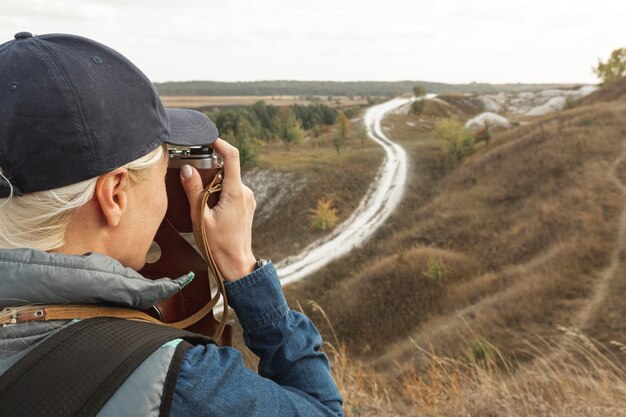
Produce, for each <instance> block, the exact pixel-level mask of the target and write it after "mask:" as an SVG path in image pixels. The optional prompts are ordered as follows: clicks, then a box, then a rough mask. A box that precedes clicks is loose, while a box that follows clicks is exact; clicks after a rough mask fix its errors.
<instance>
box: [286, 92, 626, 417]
mask: <svg viewBox="0 0 626 417" xmlns="http://www.w3.org/2000/svg"><path fill="white" fill-rule="evenodd" d="M622 86H626V83H624V82H623V81H621V82H618V83H615V84H613V85H609V86H607V87H606V88H605V89H602V90H600V91H599V92H597V93H595V94H594V95H592V96H590V97H589V98H588V99H586V100H587V101H586V103H587V104H586V105H576V106H572V108H570V109H568V110H566V111H564V112H561V113H558V114H553V115H549V116H545V117H543V118H539V119H537V120H536V121H534V122H533V123H531V124H528V125H525V126H521V127H518V128H516V129H514V130H511V131H508V132H499V133H498V134H495V135H494V137H493V138H492V141H491V144H490V146H489V148H486V147H483V148H481V149H479V150H478V151H477V152H476V153H475V154H474V155H473V156H471V157H469V158H467V160H466V161H464V162H463V164H461V165H460V166H459V167H458V168H456V169H454V170H452V171H447V170H446V167H445V164H444V163H443V159H444V158H443V155H442V152H441V150H440V148H439V147H438V144H437V143H436V142H435V141H434V140H433V139H432V138H431V133H430V131H429V130H428V129H424V128H422V126H420V123H419V121H418V120H417V119H416V118H415V117H411V116H401V115H396V116H393V117H390V119H389V120H388V122H387V123H386V124H387V126H388V127H389V129H388V134H389V135H390V136H391V137H394V138H395V139H397V140H399V141H400V142H401V143H402V145H403V146H404V147H405V148H406V149H407V151H408V152H409V154H410V155H411V158H412V168H411V169H412V176H411V180H410V183H409V185H408V193H407V195H406V197H405V199H404V201H403V203H402V206H401V207H400V209H399V210H398V211H397V212H396V213H395V214H394V215H393V216H392V218H391V219H390V221H389V222H388V223H387V224H386V225H385V226H384V227H383V228H382V230H380V231H379V232H378V233H377V234H376V236H375V238H374V239H372V241H370V242H369V243H368V244H367V245H365V246H364V247H363V248H362V249H361V250H360V251H357V252H355V253H353V254H351V255H350V256H347V257H345V258H344V259H341V260H340V261H337V262H333V263H332V264H331V265H329V266H328V267H327V268H325V269H323V270H322V271H320V272H319V273H318V274H317V276H316V278H315V280H312V281H309V282H302V283H299V284H297V285H295V286H293V287H289V288H287V289H286V292H287V294H288V297H289V299H290V300H292V301H294V300H300V301H305V300H307V299H315V300H317V301H318V302H319V303H320V305H321V306H322V307H323V308H324V309H325V310H326V311H327V312H328V314H329V316H330V317H332V318H333V322H334V324H335V332H336V334H337V337H338V338H339V339H340V340H342V341H344V342H345V347H343V348H342V349H344V350H342V352H344V353H343V354H346V355H349V357H350V358H351V360H352V361H357V360H358V361H364V362H362V363H360V364H356V365H351V366H353V367H354V372H361V370H362V372H363V373H364V375H366V378H367V381H370V382H371V384H374V385H371V384H370V385H368V384H367V383H366V382H363V384H365V385H364V386H363V389H362V390H361V391H359V392H360V393H350V394H349V396H351V398H358V397H359V395H361V396H362V397H363V398H367V399H374V401H372V402H370V403H368V404H370V405H371V404H379V405H381V407H382V408H379V409H375V410H374V411H373V412H372V414H371V415H374V414H375V413H378V414H377V415H396V414H398V415H415V414H424V415H437V416H440V415H441V416H447V415H493V416H500V415H624V412H623V410H625V409H626V402H624V401H625V400H624V399H625V398H626V397H625V396H624V390H625V389H626V388H625V387H624V364H625V363H626V356H625V355H626V353H624V351H623V349H624V348H623V344H624V342H625V341H626V340H625V339H624V337H625V336H624V335H626V324H625V323H626V321H625V320H624V319H623V318H624V317H626V301H625V299H624V294H625V292H624V291H625V290H626V260H625V259H624V253H626V205H625V202H626V95H624V94H620V93H618V92H615V91H608V90H609V89H620V88H623V87H622ZM620 97H621V98H620ZM605 98H608V99H609V100H610V101H609V102H605V101H604V99H605ZM447 113H448V112H446V114H443V113H442V115H441V116H442V117H447V116H448V114H447ZM430 117H433V118H434V115H431V116H430ZM433 257H437V258H439V259H440V260H441V264H442V265H443V266H444V270H445V273H444V274H443V278H442V279H441V280H440V281H437V280H433V279H430V278H429V277H428V269H429V263H430V261H431V260H432V259H433ZM309 313H313V315H314V316H315V314H314V312H313V311H311V310H309ZM559 326H565V327H561V329H569V330H568V331H569V332H570V333H572V334H577V335H578V336H577V337H578V339H577V340H579V341H581V340H583V339H584V338H586V336H584V335H589V336H591V337H593V338H594V339H596V340H598V343H601V344H602V346H604V347H605V349H607V350H602V351H600V350H597V349H600V348H597V346H599V345H597V344H596V345H594V346H596V350H597V351H589V350H586V351H581V350H580V349H579V348H580V346H579V347H575V346H572V345H571V344H568V343H569V342H568V340H570V339H571V337H572V335H571V334H570V335H568V334H566V333H564V331H563V330H559ZM320 327H321V329H322V331H323V332H324V333H325V334H327V335H329V334H330V330H329V328H328V327H327V326H326V325H324V323H323V322H322V323H321V324H320ZM572 329H580V331H581V332H583V333H584V335H583V333H578V330H572ZM568 338H569V339H568ZM476 343H478V344H479V346H480V345H482V344H488V345H489V346H493V351H494V352H499V354H498V358H499V359H498V360H497V361H496V362H495V363H497V364H498V365H499V366H498V367H494V368H489V369H487V370H484V372H483V370H481V369H482V368H471V367H470V368H469V369H468V368H467V366H466V364H463V363H462V362H460V363H459V362H457V361H459V360H462V359H463V358H466V357H467V353H468V351H471V350H472V349H473V348H474V347H475V344H476ZM581 343H582V342H581ZM594 343H595V342H594ZM416 344H417V345H419V346H425V347H427V349H426V350H419V349H416ZM589 346H591V345H589ZM589 346H587V348H589ZM587 348H586V349H587ZM603 349H604V348H603ZM430 352H437V354H438V355H440V356H433V355H432V354H431V353H430ZM357 358H358V359H357ZM442 358H449V359H442ZM341 360H344V361H345V359H338V361H339V362H338V363H341V362H340V361H341ZM363 363H367V367H365V368H362V367H363ZM441 363H443V364H450V366H452V368H451V369H449V368H447V367H446V366H447V365H446V366H443V367H441V366H440V365H441ZM505 364H508V365H506V366H505ZM341 366H344V368H346V367H347V369H350V368H351V366H347V365H345V364H344V365H341ZM481 366H482V365H481ZM503 366H504V367H503ZM433 367H434V368H435V370H436V371H437V372H440V373H441V374H440V375H438V377H437V378H439V379H437V378H433V379H428V378H429V377H428V375H429V373H430V372H433ZM479 371H480V372H479ZM371 372H375V373H374V374H370V373H371ZM346 378H348V377H346ZM350 378H353V379H354V378H356V377H355V376H354V375H352V376H349V378H348V380H350V381H352V380H351V379H350ZM402 378H409V379H408V380H407V379H402ZM410 378H415V381H421V382H419V383H417V382H416V384H417V385H416V386H417V387H418V388H415V390H416V391H414V392H412V393H411V392H400V391H399V388H398V386H403V387H409V386H410ZM442 378H444V379H443V380H441V379H442ZM445 378H448V379H447V380H446V379H445ZM415 381H414V382H415ZM425 381H427V382H425ZM446 381H447V382H446ZM396 383H398V384H399V385H394V384H396ZM350 384H352V385H353V384H355V383H353V382H350V383H349V385H350ZM357 385H358V384H357ZM381 386H384V387H385V388H384V389H383V388H381ZM375 387H378V390H377V391H376V390H375ZM347 389H350V388H347ZM355 389H356V388H355ZM359 389H360V388H359ZM407 389H408V388H407ZM437 390H440V391H437ZM437 392H440V394H437ZM433 396H434V397H436V398H438V399H436V400H435V399H433ZM429 398H430V399H429ZM389 399H390V401H391V402H390V403H385V401H387V400H389ZM400 399H402V401H406V404H409V405H407V407H408V408H407V409H405V410H399V409H397V407H395V406H393V404H396V405H397V404H398V402H399V401H400ZM354 401H356V400H354ZM429 401H430V402H429ZM364 404H366V402H362V403H361V405H358V406H357V407H356V408H357V409H358V410H360V411H354V410H352V412H353V414H352V415H370V414H368V411H367V409H368V408H367V406H366V405H364ZM385 404H386V405H385ZM390 404H392V405H390ZM435 405H436V406H435ZM411 407H413V408H411ZM429 407H430V408H429ZM348 410H351V408H350V407H348ZM363 410H365V411H363ZM381 410H382V411H381ZM392 410H393V411H392ZM418 411H419V412H418ZM394 413H396V414H394ZM620 413H621V414H620Z"/></svg>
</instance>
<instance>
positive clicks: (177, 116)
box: [165, 108, 219, 146]
mask: <svg viewBox="0 0 626 417" xmlns="http://www.w3.org/2000/svg"><path fill="white" fill-rule="evenodd" d="M165 111H166V112H167V115H168V116H169V118H170V137H169V138H168V139H167V140H166V141H165V142H166V143H169V144H171V145H181V146H196V145H210V144H212V143H213V142H215V140H216V139H217V138H218V136H219V133H218V131H217V126H215V123H213V121H212V120H211V119H209V118H208V117H207V115H206V114H204V113H200V112H199V111H196V110H189V109H173V108H166V109H165Z"/></svg>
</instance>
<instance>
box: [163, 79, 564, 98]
mask: <svg viewBox="0 0 626 417" xmlns="http://www.w3.org/2000/svg"><path fill="white" fill-rule="evenodd" d="M415 84H419V85H421V86H422V87H424V88H425V89H426V90H427V91H428V92H430V93H437V94H439V93H480V94H488V93H498V92H500V91H505V92H507V91H511V92H515V91H528V90H532V89H539V88H553V87H559V86H562V85H559V84H485V83H470V84H444V83H433V82H426V81H394V82H387V81H345V82H344V81H245V82H218V81H185V82H166V83H155V84H154V86H155V87H156V89H157V91H158V92H159V94H160V95H162V96H348V97H370V96H372V97H374V96H395V95H398V94H406V93H410V92H411V91H412V90H413V86H414V85H415Z"/></svg>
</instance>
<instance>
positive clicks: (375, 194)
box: [276, 98, 411, 286]
mask: <svg viewBox="0 0 626 417" xmlns="http://www.w3.org/2000/svg"><path fill="white" fill-rule="evenodd" d="M410 101H411V99H406V98H396V99H393V100H390V101H387V102H385V103H383V104H379V105H377V106H373V107H370V108H369V109H368V110H367V112H366V113H365V118H364V121H365V125H366V128H367V133H368V135H369V137H370V138H371V139H372V140H374V141H375V142H377V143H378V144H379V145H380V146H382V147H383V149H384V150H385V160H384V162H383V164H382V165H381V167H380V169H379V170H378V173H377V175H376V178H375V180H374V182H373V183H372V184H371V185H370V187H369V189H368V191H367V193H366V194H365V196H364V197H363V199H362V200H361V202H360V203H359V206H358V207H357V208H356V210H355V211H354V212H353V213H352V214H351V215H350V217H349V218H348V219H346V220H345V221H344V222H343V223H341V224H340V225H338V226H337V227H336V228H335V230H334V231H333V232H332V233H331V234H330V235H328V236H325V237H323V238H320V239H318V240H316V241H314V242H313V243H311V244H310V245H309V246H307V247H306V248H304V249H303V250H302V252H300V253H299V254H296V255H292V256H289V257H287V258H285V259H284V260H283V261H281V262H279V263H278V264H277V265H276V269H277V271H278V276H279V277H280V281H281V284H282V285H283V286H285V285H288V284H291V283H293V282H296V281H300V280H301V279H303V278H305V277H307V276H309V275H310V274H312V273H313V272H315V271H317V270H318V269H320V268H322V267H323V266H325V265H327V264H328V263H330V262H331V261H333V260H335V259H337V258H339V257H341V256H344V255H345V254H347V253H349V252H350V251H351V250H353V249H354V248H356V247H358V246H360V245H362V244H363V243H364V242H365V241H366V240H367V239H369V238H370V237H371V236H372V234H374V232H375V231H376V229H378V228H379V227H380V226H381V225H382V224H383V223H384V222H385V220H387V218H388V217H389V216H390V215H391V213H392V212H393V211H394V209H395V208H396V206H397V205H398V203H400V200H401V199H402V196H403V195H404V189H405V184H406V179H407V156H406V152H405V151H404V149H402V147H400V146H399V145H398V144H396V143H394V142H392V141H391V140H390V139H389V138H388V137H387V136H385V134H384V133H383V131H382V128H381V124H380V123H381V120H382V118H383V117H384V116H385V115H386V114H387V113H389V112H390V111H393V110H394V109H397V108H398V107H400V106H402V105H405V104H407V103H409V102H410Z"/></svg>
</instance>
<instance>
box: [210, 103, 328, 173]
mask: <svg viewBox="0 0 626 417" xmlns="http://www.w3.org/2000/svg"><path fill="white" fill-rule="evenodd" d="M206 113H207V115H208V116H209V117H211V119H212V120H213V121H214V122H215V124H216V125H217V128H218V129H219V131H220V136H221V137H222V138H223V139H225V140H227V141H228V142H230V143H231V144H233V145H235V146H236V147H237V148H238V149H239V155H240V159H241V163H242V165H244V166H246V165H253V164H254V163H255V162H256V160H257V158H258V154H259V146H258V145H259V142H260V141H266V142H267V141H272V140H281V141H283V143H284V144H285V146H286V148H287V149H289V147H290V145H292V144H297V143H300V142H302V141H303V140H304V136H305V131H307V130H314V131H319V129H320V127H321V126H324V125H333V124H335V123H337V118H338V114H339V113H338V111H337V110H336V109H334V108H332V107H329V106H326V105H324V104H320V103H317V104H312V105H308V106H303V105H299V104H294V105H291V106H285V107H277V106H273V105H267V104H265V102H264V101H262V100H260V101H257V102H256V103H254V104H253V105H252V106H244V107H236V108H225V109H216V110H213V111H210V112H206Z"/></svg>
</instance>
